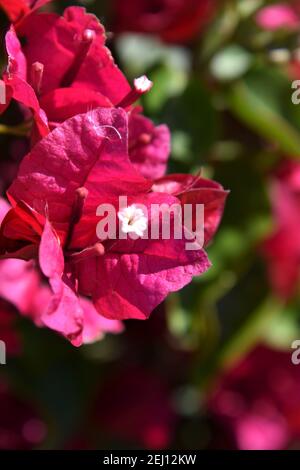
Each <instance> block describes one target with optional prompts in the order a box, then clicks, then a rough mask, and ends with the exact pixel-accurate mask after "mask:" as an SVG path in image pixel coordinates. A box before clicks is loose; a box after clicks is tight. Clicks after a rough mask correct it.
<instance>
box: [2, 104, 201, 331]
mask: <svg viewBox="0 0 300 470" xmlns="http://www.w3.org/2000/svg"><path fill="white" fill-rule="evenodd" d="M127 121H128V116H127V113H126V112H125V111H124V110H121V109H111V108H107V109H99V110H95V111H92V112H89V113H87V114H85V115H78V116H76V117H74V118H71V119H70V120H68V121H66V122H65V123H63V124H62V125H61V126H59V127H58V128H56V129H55V130H54V131H53V132H52V133H51V134H49V136H47V137H45V138H44V139H43V140H42V141H41V142H40V143H39V144H37V145H36V146H35V147H34V149H33V150H32V151H31V153H30V154H29V155H28V156H27V157H26V158H25V159H24V161H23V162H22V164H21V167H20V171H19V175H18V178H17V179H16V181H15V182H14V183H13V185H12V186H11V188H10V190H9V195H10V197H11V198H12V200H13V201H16V202H18V201H22V203H23V205H24V204H26V206H25V207H26V208H30V210H31V211H33V212H32V213H33V214H38V215H34V217H35V218H36V219H39V220H42V218H44V219H45V220H46V222H45V223H44V227H43V234H42V235H41V236H40V237H39V240H38V241H37V244H38V245H39V246H40V248H39V259H40V266H41V268H42V271H43V272H44V274H45V275H46V276H47V277H48V279H49V282H50V284H51V286H52V290H53V293H54V296H55V299H56V300H55V302H54V306H55V307H56V308H59V306H60V302H63V305H64V307H63V314H60V313H59V315H58V316H57V319H58V321H62V322H63V323H64V322H65V320H64V319H63V315H65V316H66V319H68V321H69V317H70V315H71V314H72V315H73V318H74V321H75V323H74V335H76V323H77V320H76V317H80V314H79V310H78V308H80V307H78V304H77V301H76V296H75V294H74V292H75V291H76V292H78V293H79V294H80V293H81V294H84V295H88V296H90V297H92V299H93V301H94V304H95V306H96V308H97V309H98V311H99V312H100V313H101V314H103V315H104V316H106V317H108V318H111V319H124V318H139V319H142V318H147V317H148V316H149V314H150V313H151V311H152V310H153V309H154V308H155V307H156V305H158V304H159V303H160V302H162V300H164V298H165V297H166V296H167V294H168V293H169V292H172V291H176V290H178V289H180V288H182V287H183V286H184V285H186V284H187V283H189V282H190V281H191V279H192V277H193V275H196V274H201V273H203V272H204V271H206V270H207V269H208V267H209V262H208V259H207V256H206V254H205V253H204V251H203V250H201V249H199V250H195V251H187V250H185V240H184V239H182V240H176V239H174V238H171V240H151V239H148V240H144V239H140V240H136V241H127V240H118V241H117V242H116V241H113V240H109V239H108V240H101V243H100V242H99V240H98V239H97V237H96V226H97V222H98V220H99V219H97V216H96V211H97V207H98V205H99V204H101V203H107V202H109V203H111V204H113V205H114V206H116V204H117V203H118V198H119V196H123V195H126V196H127V197H128V200H129V203H130V204H132V203H142V204H144V205H146V206H149V207H150V205H151V204H153V203H155V204H162V203H165V204H166V205H167V206H170V205H172V204H173V203H174V202H176V201H177V202H178V203H179V202H180V201H179V200H178V199H177V198H176V197H175V196H172V195H169V194H166V193H162V192H150V191H151V188H152V185H153V183H152V182H151V181H150V180H149V181H148V180H146V179H144V178H143V177H142V176H141V175H140V174H139V173H138V172H137V171H136V170H135V169H134V167H133V166H132V164H131V163H130V161H129V158H128V155H127V153H126V152H127V138H128V130H127ZM41 161H42V162H43V164H42V166H41ZM43 168H45V169H46V171H45V172H44V173H43ZM14 210H16V209H15V208H14V209H12V211H14ZM28 210H29V209H28ZM25 212H26V211H25ZM18 215H19V219H21V220H23V223H25V225H26V220H25V219H26V218H27V217H28V216H27V212H26V215H24V211H20V210H19V211H18V212H17V216H18ZM24 217H25V219H24ZM14 220H15V219H12V222H10V225H11V226H13V225H14V224H15V223H16V222H18V224H19V225H20V223H19V220H18V219H17V221H16V222H15V221H14ZM30 220H31V219H30ZM9 221H10V219H9V214H8V216H6V219H5V220H4V222H3V224H2V228H1V230H2V233H3V234H4V235H5V234H6V237H7V233H6V231H7V224H8V222H9ZM149 223H151V221H150V220H149ZM10 230H11V231H12V229H11V228H10ZM30 230H31V231H32V227H31V226H30V227H29V226H28V227H27V231H26V230H25V229H24V230H23V232H24V237H25V238H24V243H25V247H26V244H27V245H28V246H31V245H32V243H33V242H34V240H35V237H36V235H37V232H38V230H36V231H35V233H32V234H31V233H30ZM3 243H4V246H2V252H5V251H6V250H7V248H6V247H5V243H6V239H5V238H3ZM9 249H13V247H11V246H9ZM62 253H64V261H65V265H64V266H63V257H62ZM63 269H64V270H63ZM128 286H130V287H131V288H130V289H128ZM58 299H60V301H58ZM65 302H66V303H65ZM68 312H69V313H68ZM76 312H77V314H76ZM74 315H75V316H74ZM49 318H51V315H50V316H49ZM52 318H55V316H53V317H52ZM55 321H56V320H55ZM72 328H73V327H72ZM70 334H71V335H72V334H73V333H72V331H70Z"/></svg>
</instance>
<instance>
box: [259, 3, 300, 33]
mask: <svg viewBox="0 0 300 470" xmlns="http://www.w3.org/2000/svg"><path fill="white" fill-rule="evenodd" d="M256 21H257V23H258V24H259V26H260V27H261V28H263V29H266V30H270V31H276V30H277V29H280V28H287V29H295V28H298V27H299V25H300V3H299V1H298V2H297V1H295V2H291V3H290V4H285V3H278V4H275V5H270V6H268V7H265V8H262V9H261V10H260V11H259V12H258V13H257V16H256Z"/></svg>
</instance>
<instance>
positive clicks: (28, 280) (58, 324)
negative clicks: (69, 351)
mask: <svg viewBox="0 0 300 470" xmlns="http://www.w3.org/2000/svg"><path fill="white" fill-rule="evenodd" d="M9 208H10V206H9V205H8V203H7V202H6V201H5V200H4V199H1V198H0V222H1V221H2V219H3V218H4V217H5V215H6V214H7V212H8V211H9ZM55 288H56V286H55V287H54V289H55ZM68 292H69V291H68ZM70 296H71V298H72V293H70ZM1 299H4V300H5V301H6V302H2V303H1ZM64 301H65V299H64ZM56 302H57V298H56V297H55V296H53V295H52V292H51V290H50V288H49V286H48V285H47V284H46V283H44V282H42V277H41V273H40V272H39V271H38V269H37V267H36V265H35V263H34V262H33V261H27V262H26V261H23V260H20V259H5V260H2V261H0V306H2V308H1V309H0V323H1V324H3V327H4V324H5V325H8V321H9V319H10V323H12V322H13V321H14V315H13V314H12V312H11V311H9V304H10V305H13V306H14V307H15V308H16V309H17V310H18V311H19V312H20V313H21V314H22V315H24V316H27V317H29V318H31V319H32V320H33V321H34V323H35V324H36V325H37V326H40V327H42V326H47V327H49V328H51V329H53V330H54V331H56V332H58V333H60V334H62V335H64V336H65V337H67V338H68V339H70V340H71V341H72V342H73V344H74V345H76V346H79V345H81V344H82V343H84V344H86V343H92V342H95V341H97V340H99V339H101V338H102V337H103V336H104V335H105V333H120V332H121V331H123V326H122V324H121V323H120V322H119V321H116V320H108V319H107V318H104V317H103V316H102V315H100V314H98V312H97V311H96V310H95V307H94V306H93V304H92V303H91V302H90V301H89V300H87V299H84V298H80V299H79V302H78V301H77V298H76V305H77V304H78V310H75V311H74V314H72V315H68V316H67V317H64V315H63V311H62V310H61V309H56ZM8 303H9V304H8ZM10 310H11V309H10ZM74 317H75V318H74ZM62 318H63V319H64V321H62ZM6 330H7V328H6ZM1 331H2V333H3V330H1ZM10 333H11V334H10V344H11V346H12V342H13V339H14V337H13V336H15V333H14V332H13V331H12V330H10ZM2 338H3V335H2ZM10 349H11V348H10Z"/></svg>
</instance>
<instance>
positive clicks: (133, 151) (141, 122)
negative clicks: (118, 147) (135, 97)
mask: <svg viewBox="0 0 300 470" xmlns="http://www.w3.org/2000/svg"><path fill="white" fill-rule="evenodd" d="M170 142H171V136H170V131H169V129H168V127H167V126H165V125H163V124H162V125H160V126H154V124H153V122H152V121H151V120H150V119H148V118H146V117H144V116H143V115H141V114H139V113H136V112H132V113H131V114H130V117H129V142H128V144H129V156H130V160H131V161H132V163H133V164H134V166H135V167H136V168H137V170H139V171H140V172H141V174H142V175H143V176H145V178H151V179H156V178H161V177H162V176H164V175H165V173H166V169H167V163H168V157H169V154H170V151H171V145H170Z"/></svg>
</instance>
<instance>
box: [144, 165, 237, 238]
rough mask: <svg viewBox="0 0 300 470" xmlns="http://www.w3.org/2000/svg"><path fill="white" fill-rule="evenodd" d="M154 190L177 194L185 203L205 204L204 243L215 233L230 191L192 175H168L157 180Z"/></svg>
mask: <svg viewBox="0 0 300 470" xmlns="http://www.w3.org/2000/svg"><path fill="white" fill-rule="evenodd" d="M152 190H153V191H157V192H165V193H168V194H172V195H173V196H176V197H177V198H178V199H179V200H180V203H181V204H182V206H183V205H184V204H192V205H193V204H204V208H205V209H204V218H205V224H204V239H205V240H204V243H205V245H207V244H208V243H209V242H210V240H211V239H212V238H213V236H214V235H215V233H216V231H217V229H218V227H219V224H220V222H221V218H222V215H223V211H224V206H225V202H226V198H227V196H228V191H224V189H223V187H222V186H221V185H220V184H219V183H217V182H215V181H212V180H208V179H206V178H202V177H200V176H192V175H181V174H175V175H168V176H166V177H164V178H161V179H159V180H157V181H155V183H154V185H153V187H152Z"/></svg>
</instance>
